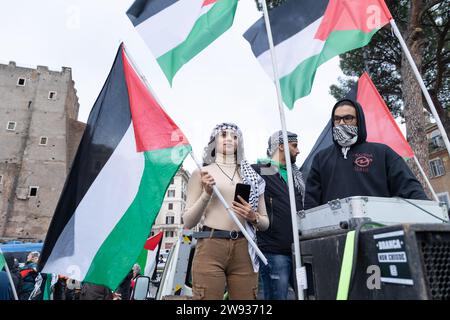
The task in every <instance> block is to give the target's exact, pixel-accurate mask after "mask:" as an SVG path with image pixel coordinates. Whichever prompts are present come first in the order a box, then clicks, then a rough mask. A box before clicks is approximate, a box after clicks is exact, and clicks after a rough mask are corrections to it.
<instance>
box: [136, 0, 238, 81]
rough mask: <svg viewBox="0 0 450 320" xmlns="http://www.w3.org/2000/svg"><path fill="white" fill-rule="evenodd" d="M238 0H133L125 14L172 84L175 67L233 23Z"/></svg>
mask: <svg viewBox="0 0 450 320" xmlns="http://www.w3.org/2000/svg"><path fill="white" fill-rule="evenodd" d="M237 1H238V0H163V1H161V0H136V1H135V2H134V3H133V5H132V6H131V7H130V9H128V11H127V15H128V17H129V18H130V20H131V22H132V23H133V25H134V26H135V28H136V29H137V31H138V32H139V34H140V35H141V37H142V38H143V39H144V41H145V43H146V44H147V46H148V47H149V48H150V50H151V51H152V52H153V54H154V55H155V57H156V58H157V61H158V63H159V65H160V66H161V69H162V70H163V72H164V74H165V75H166V77H167V79H168V80H169V82H170V84H172V80H173V78H174V76H175V74H176V73H177V72H178V70H179V69H180V68H181V67H182V66H183V65H184V64H185V63H188V62H189V61H190V60H191V59H193V58H194V57H195V56H196V55H197V54H199V53H200V52H201V51H202V50H203V49H205V48H206V47H207V46H209V45H210V44H211V43H212V42H213V41H214V40H216V39H217V38H218V37H219V36H220V35H222V34H223V33H224V32H225V31H227V30H228V29H229V28H230V27H231V25H232V24H233V20H234V15H235V12H236V7H237Z"/></svg>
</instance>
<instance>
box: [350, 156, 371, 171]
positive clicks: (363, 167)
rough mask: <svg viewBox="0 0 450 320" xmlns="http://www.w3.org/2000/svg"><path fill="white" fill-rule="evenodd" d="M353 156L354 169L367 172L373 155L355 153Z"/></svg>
mask: <svg viewBox="0 0 450 320" xmlns="http://www.w3.org/2000/svg"><path fill="white" fill-rule="evenodd" d="M354 157H355V160H354V164H355V165H356V167H355V171H360V172H369V167H370V165H371V164H372V162H373V155H372V154H369V153H357V154H355V155H354Z"/></svg>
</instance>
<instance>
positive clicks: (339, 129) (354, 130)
mask: <svg viewBox="0 0 450 320" xmlns="http://www.w3.org/2000/svg"><path fill="white" fill-rule="evenodd" d="M333 139H334V141H336V142H337V143H338V144H339V145H340V146H341V147H342V154H343V155H344V159H347V152H348V150H350V147H351V146H352V145H354V144H355V143H356V141H357V140H358V127H357V126H350V125H346V124H345V125H341V126H336V127H333Z"/></svg>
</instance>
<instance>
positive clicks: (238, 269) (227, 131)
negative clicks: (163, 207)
mask: <svg viewBox="0 0 450 320" xmlns="http://www.w3.org/2000/svg"><path fill="white" fill-rule="evenodd" d="M237 183H244V184H248V185H250V186H251V191H250V197H249V201H248V202H247V201H245V200H244V199H243V198H242V197H239V200H240V202H236V201H233V200H234V194H235V189H236V184H237ZM214 185H215V186H216V187H217V188H218V189H219V190H220V192H221V194H222V195H223V197H224V199H225V200H226V202H227V203H228V204H230V205H232V206H231V208H232V210H233V211H234V213H235V214H236V216H237V218H238V219H239V221H240V222H241V223H242V224H243V225H244V226H245V229H246V231H247V232H248V233H249V234H250V235H252V237H253V238H255V237H256V236H255V234H256V230H266V229H267V228H268V227H269V219H268V217H267V213H266V206H265V203H264V187H265V183H264V180H263V179H262V178H261V177H260V176H259V175H258V174H257V173H256V172H255V171H254V170H253V169H252V168H251V166H250V164H249V163H248V162H247V161H246V160H245V159H244V145H243V138H242V132H241V130H240V129H239V128H238V127H237V126H236V125H235V124H232V123H222V124H219V125H217V126H216V127H215V128H214V130H213V132H212V134H211V136H210V141H209V143H208V145H207V146H206V148H205V152H204V156H203V168H202V170H201V171H200V170H195V171H194V172H193V174H192V176H191V178H190V180H189V184H188V191H187V200H186V210H185V212H184V214H183V219H184V226H185V227H186V228H193V227H194V226H196V225H197V224H198V223H199V222H200V221H201V220H202V219H203V220H202V225H203V227H202V229H201V232H198V233H197V234H194V236H195V237H196V238H197V239H198V241H197V246H196V250H195V256H194V260H193V264H192V282H193V296H194V299H208V300H209V299H214V300H220V299H223V295H224V291H225V285H226V288H227V290H228V293H229V297H230V299H232V300H235V299H236V300H241V299H247V300H251V299H256V296H257V289H258V258H257V256H256V254H255V252H254V250H253V248H252V247H251V246H249V244H248V241H247V239H246V238H245V237H244V235H243V234H242V232H239V231H238V230H239V228H238V227H237V225H236V223H235V222H234V221H233V220H232V218H231V217H230V216H229V215H228V213H227V211H226V208H225V207H224V206H223V205H222V204H221V203H220V201H219V199H218V198H217V197H216V196H215V195H213V186H214Z"/></svg>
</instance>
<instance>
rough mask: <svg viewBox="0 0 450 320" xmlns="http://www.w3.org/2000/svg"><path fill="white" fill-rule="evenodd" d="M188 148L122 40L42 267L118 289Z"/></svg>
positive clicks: (55, 219) (52, 226)
mask: <svg viewBox="0 0 450 320" xmlns="http://www.w3.org/2000/svg"><path fill="white" fill-rule="evenodd" d="M190 150H191V146H190V145H189V142H188V141H187V139H186V137H185V136H184V135H183V133H182V132H181V131H180V130H179V128H178V127H177V125H176V124H175V123H174V122H173V121H172V120H171V119H170V118H169V116H168V115H167V114H166V113H165V112H164V111H163V109H162V108H161V107H160V106H159V105H158V103H157V101H156V100H155V98H154V97H153V96H152V95H151V93H150V92H149V90H148V89H147V88H146V86H145V85H144V83H143V81H142V80H141V78H140V77H139V76H138V74H137V73H136V71H135V70H134V69H133V67H132V66H131V64H130V62H129V60H128V59H127V57H126V54H125V51H124V49H123V46H121V47H120V48H119V50H118V53H117V55H116V58H115V61H114V65H113V66H112V69H111V71H110V73H109V76H108V79H107V80H106V83H105V84H104V86H103V89H102V91H101V92H100V95H99V97H98V98H97V101H96V102H95V104H94V107H93V108H92V111H91V113H90V115H89V119H88V123H87V126H86V130H85V133H84V135H83V138H82V139H81V142H80V146H79V148H78V151H77V154H76V157H75V160H74V162H73V165H72V169H71V171H70V174H69V177H68V179H67V180H66V184H65V186H64V189H63V192H62V194H61V197H60V200H59V203H58V205H57V208H56V211H55V214H54V217H53V220H52V222H51V224H50V229H49V231H48V233H47V237H46V240H45V243H44V247H43V250H42V255H41V260H40V269H42V272H44V273H56V274H58V275H65V276H68V277H69V278H72V279H75V280H78V281H86V282H91V283H95V284H101V285H105V286H107V287H109V288H110V289H112V290H115V289H116V288H117V286H118V285H119V284H120V282H121V281H122V280H123V278H124V277H125V276H126V275H127V273H128V272H129V271H130V270H131V268H132V266H133V264H134V263H135V262H136V260H137V258H138V256H139V254H140V253H141V250H142V247H143V246H144V243H145V241H146V239H147V236H148V231H149V230H151V226H152V225H153V222H154V220H155V217H156V216H157V214H158V212H159V210H160V207H161V204H162V201H163V199H164V195H165V192H166V190H167V187H168V186H169V183H170V180H171V179H172V177H173V176H174V175H175V173H176V172H177V171H178V169H179V167H180V166H181V164H182V162H183V160H184V158H185V157H186V155H187V154H188V152H190Z"/></svg>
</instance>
